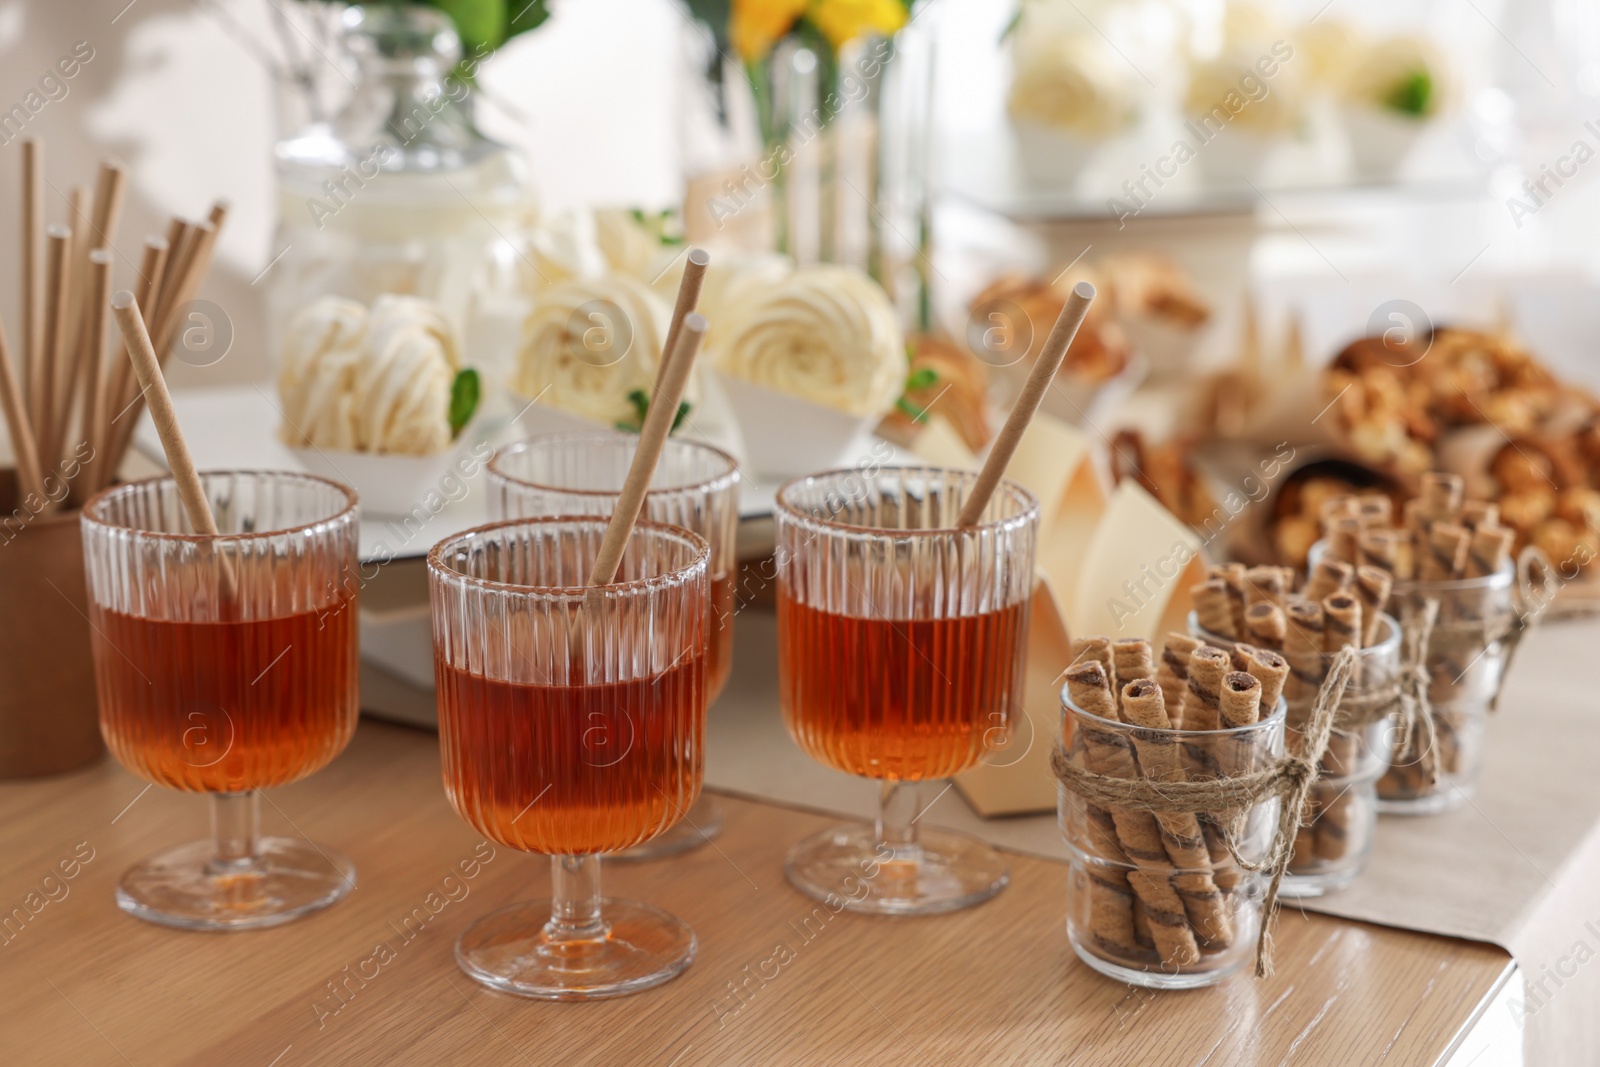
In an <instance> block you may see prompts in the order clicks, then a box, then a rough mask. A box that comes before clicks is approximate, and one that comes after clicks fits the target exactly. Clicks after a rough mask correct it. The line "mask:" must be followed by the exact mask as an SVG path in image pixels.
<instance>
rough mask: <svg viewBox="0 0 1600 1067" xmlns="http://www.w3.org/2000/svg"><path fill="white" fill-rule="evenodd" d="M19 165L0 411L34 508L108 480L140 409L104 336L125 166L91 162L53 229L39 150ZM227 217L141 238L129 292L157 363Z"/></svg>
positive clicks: (32, 147) (179, 223)
mask: <svg viewBox="0 0 1600 1067" xmlns="http://www.w3.org/2000/svg"><path fill="white" fill-rule="evenodd" d="M21 158H22V227H21V233H22V240H21V242H20V247H21V256H22V263H21V267H22V270H21V276H22V347H21V351H20V353H19V354H18V356H19V358H18V362H17V363H13V361H12V353H11V349H10V347H9V346H8V345H7V343H6V337H5V329H4V325H3V324H0V408H3V411H4V414H5V421H6V426H7V429H8V431H9V433H10V437H11V447H12V453H13V454H14V455H15V457H16V466H17V478H18V482H19V488H20V489H21V491H22V494H23V500H24V501H25V502H29V504H28V506H29V510H30V511H37V512H41V513H42V512H48V511H52V510H54V509H55V508H57V507H60V506H61V505H62V504H63V503H65V502H67V501H69V500H72V501H77V502H80V503H81V502H82V501H83V500H86V499H88V497H89V496H90V495H91V494H92V493H94V492H96V491H98V490H99V489H101V488H102V487H104V486H105V485H106V484H108V483H109V482H110V481H111V480H112V479H113V478H114V477H115V476H116V472H117V469H118V467H119V466H121V463H122V459H123V457H124V456H125V455H126V453H127V450H128V446H129V444H130V443H131V442H132V440H133V428H134V426H135V424H136V423H137V422H138V420H139V416H140V414H141V413H142V411H143V407H144V405H143V395H142V393H141V391H140V388H139V383H138V382H137V381H135V380H134V376H133V372H132V365H131V364H130V363H129V361H128V357H127V355H126V353H124V352H123V350H122V349H123V346H122V343H121V341H120V340H116V341H109V339H108V337H107V329H106V327H107V314H106V308H107V301H108V299H109V297H110V294H111V290H112V276H113V274H114V273H115V265H116V260H117V259H118V258H119V255H120V254H119V253H118V252H117V250H116V248H115V247H114V243H113V242H114V241H115V240H116V235H117V226H118V223H119V221H120V219H121V215H122V200H123V194H124V192H125V187H126V184H127V171H126V170H125V169H124V168H123V167H122V166H121V165H120V164H118V163H114V162H105V163H102V164H101V165H100V170H99V173H98V175H97V177H96V180H95V184H94V190H93V193H92V194H91V193H89V192H88V191H86V190H85V188H84V187H82V186H74V187H73V188H72V190H71V192H70V194H69V195H68V196H67V198H66V199H67V210H66V212H65V216H66V217H65V220H64V221H63V222H59V223H53V224H52V223H49V222H48V221H47V218H46V215H47V212H46V210H45V197H44V190H45V187H46V182H45V176H44V147H43V145H42V144H41V143H40V142H39V141H38V140H36V139H33V138H29V139H26V140H24V141H23V142H22V153H21ZM226 215H227V207H226V205H224V204H222V203H218V204H216V205H214V206H213V207H212V209H211V214H210V217H209V218H208V219H207V220H206V221H204V222H189V221H186V220H184V219H181V218H176V217H175V218H173V219H172V221H171V223H170V224H169V225H168V226H167V233H166V236H164V237H162V236H149V237H146V238H145V240H144V250H143V254H142V255H141V257H140V261H139V264H138V267H137V277H136V278H135V280H134V284H133V289H134V291H135V292H136V293H137V296H138V300H139V303H140V306H142V307H144V308H146V309H148V315H149V322H150V333H151V335H152V337H153V339H154V343H155V349H156V352H157V353H158V354H159V355H160V358H161V359H162V360H163V362H164V361H165V359H166V357H167V354H168V352H169V351H170V350H171V348H172V343H173V341H174V340H175V338H176V336H177V333H178V327H179V312H180V311H181V309H182V308H183V306H184V305H185V304H187V303H188V302H189V301H191V300H193V299H194V297H195V294H196V293H197V292H198V291H199V289H200V284H201V282H202V281H203V280H204V279H205V275H206V272H207V270H208V269H209V268H210V266H211V256H212V253H213V251H214V250H215V247H216V240H217V232H218V231H219V230H220V229H221V228H222V223H223V219H224V217H225V216H226ZM130 265H131V261H130ZM108 341H109V343H108ZM19 364H20V366H19Z"/></svg>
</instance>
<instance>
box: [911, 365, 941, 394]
mask: <svg viewBox="0 0 1600 1067" xmlns="http://www.w3.org/2000/svg"><path fill="white" fill-rule="evenodd" d="M938 380H939V372H938V371H936V370H934V369H933V368H932V367H923V368H921V369H919V370H914V371H912V372H911V375H910V377H908V378H906V392H908V393H914V392H916V391H917V390H918V389H926V388H928V387H929V386H930V385H932V384H933V383H934V382H937V381H938Z"/></svg>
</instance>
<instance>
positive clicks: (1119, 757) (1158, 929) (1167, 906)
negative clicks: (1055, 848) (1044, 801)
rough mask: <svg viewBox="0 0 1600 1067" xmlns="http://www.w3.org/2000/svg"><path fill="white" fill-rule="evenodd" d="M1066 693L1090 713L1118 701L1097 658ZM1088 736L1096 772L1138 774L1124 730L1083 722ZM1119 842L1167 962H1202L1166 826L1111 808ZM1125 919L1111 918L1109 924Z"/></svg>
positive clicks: (1109, 903) (1075, 673)
mask: <svg viewBox="0 0 1600 1067" xmlns="http://www.w3.org/2000/svg"><path fill="white" fill-rule="evenodd" d="M1067 694H1068V696H1069V697H1070V698H1071V699H1072V702H1073V703H1074V704H1076V705H1077V706H1078V707H1079V708H1081V709H1083V710H1084V711H1087V712H1089V713H1090V714H1091V715H1098V716H1100V717H1101V718H1108V717H1109V716H1108V714H1107V712H1112V713H1114V709H1115V700H1114V698H1113V697H1112V694H1111V685H1110V679H1109V678H1108V676H1107V675H1106V672H1105V668H1104V667H1102V666H1101V665H1100V664H1099V663H1098V662H1096V661H1089V662H1085V663H1079V664H1077V665H1075V666H1074V667H1073V668H1072V669H1071V670H1069V671H1068V672H1067ZM1080 728H1081V729H1082V731H1083V734H1084V738H1083V741H1084V754H1085V762H1086V763H1087V764H1088V767H1089V769H1090V770H1091V771H1093V772H1094V773H1095V774H1103V775H1107V776H1108V777H1116V778H1135V777H1138V775H1139V772H1138V768H1137V767H1136V765H1135V763H1134V758H1133V752H1132V750H1131V747H1130V745H1129V743H1128V740H1127V737H1126V736H1125V735H1124V734H1123V733H1121V732H1113V731H1110V730H1098V729H1092V728H1090V727H1088V726H1080ZM1111 819H1112V823H1113V824H1114V826H1115V827H1116V831H1117V840H1118V843H1119V845H1120V846H1121V848H1122V851H1123V853H1124V854H1125V855H1126V856H1127V858H1128V860H1129V861H1130V862H1131V863H1132V864H1134V865H1136V867H1135V869H1134V870H1132V871H1129V872H1128V875H1127V877H1128V885H1129V888H1131V889H1132V891H1133V892H1134V894H1136V895H1137V896H1138V898H1139V900H1140V901H1141V902H1142V903H1143V904H1144V913H1145V916H1146V919H1147V921H1148V923H1149V930H1150V938H1151V940H1152V942H1153V943H1154V945H1155V950H1156V953H1157V955H1159V956H1160V958H1161V961H1162V962H1163V963H1164V964H1169V965H1177V966H1189V965H1192V964H1194V963H1196V962H1198V961H1199V959H1200V948H1199V945H1197V944H1196V943H1195V939H1194V930H1193V929H1192V928H1191V927H1190V926H1189V920H1188V916H1187V913H1186V912H1185V910H1184V903H1183V898H1182V897H1180V896H1179V895H1178V891H1177V889H1176V888H1175V887H1174V886H1173V883H1172V870H1171V863H1170V861H1169V860H1168V859H1167V853H1166V847H1165V845H1163V844H1162V840H1161V829H1160V826H1159V824H1158V823H1157V822H1156V820H1155V817H1154V816H1153V815H1150V814H1149V813H1148V812H1130V811H1115V810H1113V811H1112V812H1111ZM1097 899H1098V901H1099V903H1100V904H1101V906H1102V907H1108V908H1115V907H1120V904H1118V903H1117V901H1116V900H1115V898H1114V896H1113V895H1112V894H1106V895H1103V896H1099V897H1097ZM1112 924H1116V926H1117V928H1118V929H1120V919H1119V918H1116V919H1108V921H1107V925H1108V926H1110V925H1112Z"/></svg>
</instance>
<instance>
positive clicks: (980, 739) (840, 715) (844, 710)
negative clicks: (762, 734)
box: [778, 591, 1026, 782]
mask: <svg viewBox="0 0 1600 1067" xmlns="http://www.w3.org/2000/svg"><path fill="white" fill-rule="evenodd" d="M1023 611H1024V605H1022V604H1014V605H1012V606H1010V607H1007V608H1002V609H1001V610H999V611H993V612H988V613H985V614H980V615H972V616H968V617H963V618H954V619H928V620H911V619H867V618H857V617H854V616H848V615H835V614H832V613H829V612H826V611H819V610H817V609H815V608H812V607H809V606H807V605H805V604H801V603H799V602H797V601H795V600H794V599H792V598H791V597H789V596H788V595H787V593H785V592H781V591H780V593H779V596H778V617H779V632H780V633H781V634H782V635H783V638H782V639H783V642H784V646H785V647H784V648H783V650H782V653H781V654H780V655H779V657H778V664H779V674H778V688H779V692H780V693H781V694H782V701H783V717H784V722H785V723H787V725H788V727H789V733H790V734H791V735H792V736H793V737H794V739H795V741H796V742H797V743H798V744H799V745H800V747H801V748H802V749H804V750H805V751H806V753H807V754H808V755H810V756H811V757H812V758H813V759H815V760H818V761H820V762H822V763H826V764H827V765H828V766H830V767H834V768H837V769H838V770H841V771H845V772H846V773H849V774H856V775H861V776H863V777H867V778H889V779H893V780H895V781H912V782H914V781H923V780H925V779H929V778H944V777H947V776H949V775H952V774H956V773H958V772H960V771H964V770H966V769H968V768H970V767H972V766H973V765H974V764H975V763H977V761H978V760H979V759H980V758H981V757H982V755H983V753H984V751H985V749H987V748H989V747H994V746H997V745H999V744H1000V743H1002V742H1003V741H1004V739H1005V738H1006V736H1007V731H1008V729H1009V727H1010V724H1011V709H1012V708H1013V706H1014V705H1015V703H1016V702H1017V701H1018V700H1020V699H1021V693H1020V686H1021V677H1020V673H1021V672H1020V671H1019V670H1018V666H1017V665H1018V663H1019V659H1020V657H1019V655H1018V653H1019V649H1018V642H1020V641H1021V640H1022V633H1023V626H1024V623H1025V621H1026V620H1025V616H1024V614H1023Z"/></svg>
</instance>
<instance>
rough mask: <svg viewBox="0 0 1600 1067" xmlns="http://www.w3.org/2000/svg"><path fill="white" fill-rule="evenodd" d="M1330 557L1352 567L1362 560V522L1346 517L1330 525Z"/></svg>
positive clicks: (1350, 516)
mask: <svg viewBox="0 0 1600 1067" xmlns="http://www.w3.org/2000/svg"><path fill="white" fill-rule="evenodd" d="M1327 551H1328V556H1329V557H1330V558H1332V559H1336V560H1338V561H1339V562H1341V563H1348V564H1350V565H1351V566H1352V567H1353V566H1355V565H1356V564H1357V563H1358V562H1360V560H1361V520H1360V519H1358V518H1356V517H1355V516H1353V515H1346V516H1344V517H1342V518H1338V519H1335V520H1333V522H1331V523H1329V524H1328V550H1327Z"/></svg>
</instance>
